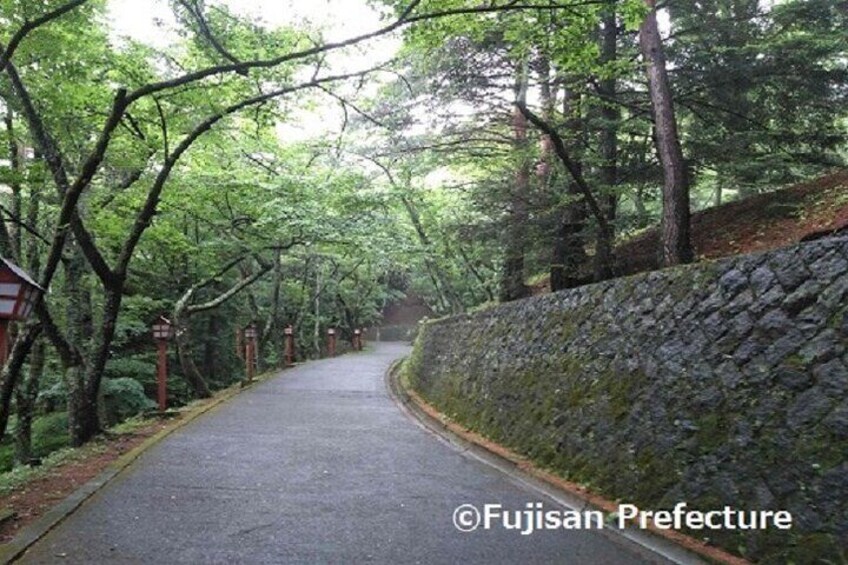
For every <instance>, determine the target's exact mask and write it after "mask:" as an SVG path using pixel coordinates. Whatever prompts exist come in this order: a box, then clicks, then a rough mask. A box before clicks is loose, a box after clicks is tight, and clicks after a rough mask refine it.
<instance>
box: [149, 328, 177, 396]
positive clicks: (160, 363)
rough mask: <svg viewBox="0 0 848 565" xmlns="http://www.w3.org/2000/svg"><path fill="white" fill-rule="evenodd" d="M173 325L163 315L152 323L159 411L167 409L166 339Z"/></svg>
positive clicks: (171, 331) (171, 332)
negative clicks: (156, 354) (155, 350)
mask: <svg viewBox="0 0 848 565" xmlns="http://www.w3.org/2000/svg"><path fill="white" fill-rule="evenodd" d="M173 335H174V334H173V326H172V325H171V321H170V320H168V318H166V317H165V316H159V319H158V320H156V322H155V323H154V324H153V339H155V340H156V346H157V350H158V356H157V360H156V385H157V387H156V388H157V391H156V392H157V394H156V397H157V400H158V401H159V411H160V412H164V411H165V410H167V409H168V340H169V339H171V338H172V337H173Z"/></svg>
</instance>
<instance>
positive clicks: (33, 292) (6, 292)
mask: <svg viewBox="0 0 848 565" xmlns="http://www.w3.org/2000/svg"><path fill="white" fill-rule="evenodd" d="M42 292H44V289H43V288H41V286H39V284H38V283H37V282H35V281H34V280H32V278H31V277H30V276H29V275H28V274H27V273H26V272H25V271H24V270H23V269H21V268H20V267H18V266H17V265H15V264H14V263H12V262H11V261H9V260H8V259H5V258H3V257H0V367H2V366H3V365H5V364H6V358H7V357H8V355H9V338H8V335H7V332H8V329H9V322H11V321H15V320H25V319H27V317H29V315H30V313H31V312H32V308H33V306H34V305H35V303H36V301H37V300H38V298H39V297H40V296H41V293H42Z"/></svg>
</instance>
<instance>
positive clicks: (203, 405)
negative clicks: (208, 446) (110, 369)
mask: <svg viewBox="0 0 848 565" xmlns="http://www.w3.org/2000/svg"><path fill="white" fill-rule="evenodd" d="M237 390H238V389H237V387H236V386H233V387H230V388H228V389H224V390H221V391H218V392H217V393H215V395H214V396H213V397H212V398H207V399H203V400H197V401H194V402H192V403H190V404H188V405H186V406H183V407H181V408H179V409H177V410H173V411H172V410H169V411H168V413H167V417H166V418H162V417H160V416H158V415H153V416H150V417H147V418H143V417H140V416H139V417H136V418H132V419H130V420H128V421H126V422H124V423H122V424H118V425H117V426H115V427H114V428H111V429H109V430H108V432H106V433H104V434H102V435H100V436H98V437H97V438H95V440H94V441H92V442H90V443H88V444H86V445H85V446H83V447H81V448H77V449H74V448H70V447H68V448H65V449H60V450H59V451H55V452H54V453H52V454H50V455H49V456H47V457H45V458H44V460H43V461H42V462H41V465H39V466H32V467H26V466H24V467H16V468H15V469H13V470H12V471H9V472H7V473H3V474H0V544H4V543H8V542H9V541H11V540H12V539H13V538H14V537H15V536H17V535H18V533H19V532H20V531H21V530H22V529H23V528H25V527H26V526H28V525H30V524H32V523H33V522H35V521H36V520H38V519H39V518H40V517H41V516H43V515H44V514H45V513H47V512H48V511H49V510H50V509H52V508H53V507H54V506H56V505H57V504H59V503H60V502H61V501H63V500H64V499H65V498H67V497H68V496H69V495H71V493H73V492H74V491H76V490H77V489H79V488H80V487H82V486H83V485H84V484H85V483H87V482H88V481H90V480H92V479H94V478H95V477H97V476H98V475H100V474H101V473H103V472H104V471H106V470H107V469H108V468H109V467H110V466H111V465H113V464H115V463H116V462H117V461H118V459H120V458H121V457H122V456H124V455H126V454H127V453H129V452H131V451H132V450H133V449H135V448H137V447H139V446H140V445H141V444H142V443H144V442H145V441H147V440H148V439H150V438H152V437H153V436H155V435H157V434H160V433H163V434H166V433H169V430H173V429H176V428H177V427H179V426H180V425H182V423H183V422H185V421H186V420H190V419H191V418H193V417H195V416H196V415H198V414H199V413H202V412H205V411H206V410H208V409H209V408H210V407H212V406H214V405H215V404H218V403H219V402H220V401H221V400H222V399H224V398H226V397H228V396H230V395H232V394H234V392H235V391H237ZM151 441H152V440H151Z"/></svg>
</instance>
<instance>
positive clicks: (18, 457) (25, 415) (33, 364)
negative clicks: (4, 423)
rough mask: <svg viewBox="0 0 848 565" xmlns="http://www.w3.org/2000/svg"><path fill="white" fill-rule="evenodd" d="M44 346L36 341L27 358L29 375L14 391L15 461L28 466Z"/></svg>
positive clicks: (39, 341) (41, 341)
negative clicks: (15, 417) (16, 418)
mask: <svg viewBox="0 0 848 565" xmlns="http://www.w3.org/2000/svg"><path fill="white" fill-rule="evenodd" d="M44 354H45V344H44V341H43V340H38V341H37V342H36V343H35V345H34V346H33V348H32V351H31V352H30V356H29V374H28V375H27V378H26V380H25V381H24V382H23V383H22V386H19V387H18V388H17V390H16V391H15V406H16V408H17V415H18V425H17V427H16V428H15V461H16V462H17V463H18V464H19V465H28V464H29V463H30V461H31V460H32V421H33V418H34V416H35V400H36V398H37V397H38V388H39V384H40V382H41V374H42V373H43V372H44V361H45V355H44Z"/></svg>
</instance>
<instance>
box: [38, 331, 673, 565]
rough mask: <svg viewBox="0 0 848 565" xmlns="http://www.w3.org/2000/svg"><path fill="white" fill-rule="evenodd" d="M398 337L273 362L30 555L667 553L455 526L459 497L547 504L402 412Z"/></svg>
mask: <svg viewBox="0 0 848 565" xmlns="http://www.w3.org/2000/svg"><path fill="white" fill-rule="evenodd" d="M408 351H409V348H408V347H406V346H402V345H396V344H377V345H376V347H375V350H373V351H371V352H368V353H363V354H356V355H347V356H343V357H338V358H335V359H329V360H323V361H316V362H312V363H307V364H305V365H302V366H299V367H297V368H296V369H292V370H289V371H286V372H284V373H282V374H281V375H280V376H279V377H277V378H274V379H271V380H269V381H267V382H265V383H262V384H260V385H258V386H256V387H254V388H252V389H250V390H248V391H245V392H244V393H242V394H241V395H239V396H237V397H236V398H234V399H232V400H230V401H228V402H227V403H225V404H224V405H222V406H221V407H219V408H218V409H216V410H214V411H212V412H211V413H209V414H206V415H204V416H202V417H201V418H199V419H197V420H195V421H194V422H192V423H191V424H189V425H187V426H186V427H184V428H182V429H181V430H178V431H177V432H175V433H174V434H172V435H171V436H169V437H168V438H167V439H166V440H165V441H163V442H162V443H160V444H158V445H157V446H156V447H154V448H152V449H151V450H149V451H148V452H146V453H145V454H144V455H143V456H142V457H141V458H140V459H139V460H138V461H137V462H136V463H135V464H133V465H132V466H131V467H130V468H129V469H128V470H126V471H125V472H123V473H122V474H121V475H119V476H118V477H117V478H116V479H115V480H114V481H112V482H111V483H109V484H108V485H107V486H106V487H105V488H104V489H102V490H101V491H100V492H98V493H97V494H96V495H94V496H93V497H92V498H91V499H89V501H87V502H86V503H85V504H84V505H83V506H82V507H81V508H80V509H78V510H77V511H76V512H75V513H74V514H73V515H71V516H70V517H69V518H68V519H67V520H65V521H64V522H63V523H62V524H61V525H60V526H59V527H58V528H56V529H55V530H53V531H52V532H51V533H49V534H48V535H47V536H46V537H45V538H43V539H42V540H41V541H40V542H39V543H37V544H36V545H34V546H33V547H32V548H30V550H29V551H28V552H27V553H26V554H25V555H24V556H23V558H22V561H23V562H25V563H157V564H166V563H359V562H375V563H461V562H467V563H575V564H577V563H579V564H587V563H588V564H592V563H598V564H614V563H622V564H633V563H654V562H662V561H661V560H660V559H659V558H658V557H657V556H655V555H653V554H649V553H647V552H646V551H645V550H643V549H641V548H640V547H638V546H636V545H635V544H631V543H630V542H627V541H625V540H623V538H621V537H619V536H615V535H613V534H608V533H606V532H597V531H568V530H559V531H542V532H535V533H533V534H532V535H527V536H522V535H520V534H519V533H518V532H516V531H510V530H504V529H503V528H498V529H491V530H488V531H482V530H478V531H475V532H472V533H461V532H459V531H457V530H456V529H455V528H454V526H453V523H452V514H453V512H454V509H455V508H456V507H457V506H459V505H461V504H463V503H472V504H475V505H478V506H482V505H483V504H486V503H493V504H494V503H497V504H501V505H503V507H504V508H508V509H522V508H524V507H525V505H526V504H527V503H531V502H536V501H541V502H543V503H544V505H545V508H546V509H551V508H557V506H556V504H555V503H554V502H553V501H552V500H550V499H546V498H545V497H544V496H542V495H540V494H539V493H538V492H535V491H533V490H530V488H529V487H527V486H523V485H522V484H521V483H519V482H518V481H516V480H514V479H512V478H510V477H509V476H507V475H505V474H503V473H501V472H500V471H497V470H496V469H494V468H492V467H490V466H488V465H486V464H485V463H482V462H480V461H478V460H475V459H473V458H471V457H468V456H467V455H464V454H463V453H462V452H461V451H460V450H458V449H457V448H455V447H453V446H451V445H450V444H448V443H447V442H445V441H443V440H441V439H440V438H438V437H437V436H435V435H434V434H432V433H431V432H429V431H427V430H425V429H423V428H422V427H421V426H420V425H418V424H417V423H415V422H414V421H412V420H410V419H409V417H408V416H407V415H405V413H404V412H403V411H401V410H400V408H399V407H398V406H397V405H396V404H395V403H394V402H393V400H392V399H391V397H390V396H389V394H388V393H387V391H386V389H385V385H384V380H383V375H384V373H385V371H386V369H387V368H388V367H389V365H390V363H391V362H392V361H393V360H394V359H397V358H399V357H401V356H403V355H405V354H406V353H407V352H408Z"/></svg>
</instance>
